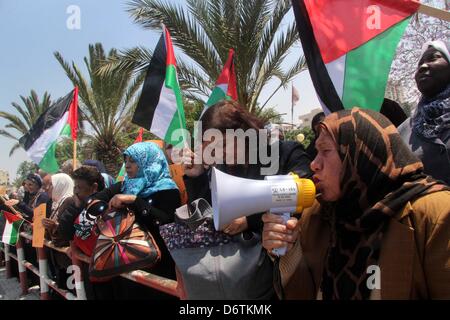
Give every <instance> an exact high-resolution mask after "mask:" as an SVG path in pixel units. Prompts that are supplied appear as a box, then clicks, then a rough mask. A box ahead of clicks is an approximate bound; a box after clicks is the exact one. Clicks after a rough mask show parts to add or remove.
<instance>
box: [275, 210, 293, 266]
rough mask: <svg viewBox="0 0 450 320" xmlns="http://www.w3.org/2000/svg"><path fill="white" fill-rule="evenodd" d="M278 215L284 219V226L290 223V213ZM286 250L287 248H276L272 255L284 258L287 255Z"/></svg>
mask: <svg viewBox="0 0 450 320" xmlns="http://www.w3.org/2000/svg"><path fill="white" fill-rule="evenodd" d="M277 214H278V215H279V216H280V217H282V218H283V222H284V224H286V223H287V222H288V220H289V218H290V217H291V214H290V213H289V212H285V213H277ZM286 249H287V247H283V248H274V249H272V254H274V255H276V256H277V257H281V256H284V255H285V254H286Z"/></svg>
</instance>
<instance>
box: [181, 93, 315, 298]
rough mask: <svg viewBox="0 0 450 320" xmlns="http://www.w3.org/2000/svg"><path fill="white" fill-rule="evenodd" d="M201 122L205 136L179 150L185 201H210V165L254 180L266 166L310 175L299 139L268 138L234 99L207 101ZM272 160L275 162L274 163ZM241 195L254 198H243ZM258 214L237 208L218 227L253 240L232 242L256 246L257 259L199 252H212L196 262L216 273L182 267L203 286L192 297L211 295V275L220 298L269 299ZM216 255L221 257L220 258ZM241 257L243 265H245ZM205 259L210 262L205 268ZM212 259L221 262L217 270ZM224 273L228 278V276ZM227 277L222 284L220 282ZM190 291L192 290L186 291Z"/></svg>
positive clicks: (267, 262) (269, 269) (267, 266)
mask: <svg viewBox="0 0 450 320" xmlns="http://www.w3.org/2000/svg"><path fill="white" fill-rule="evenodd" d="M200 122H201V130H199V133H201V136H202V138H203V139H202V142H201V143H200V144H198V147H197V149H195V150H194V151H191V150H184V153H183V165H184V171H185V177H184V178H185V180H184V182H185V185H186V189H187V193H188V198H189V203H191V202H193V201H194V200H197V199H199V198H203V199H205V200H206V201H208V202H209V203H210V204H211V202H212V201H211V189H210V174H211V170H212V167H215V168H217V169H219V170H220V171H222V172H224V173H227V174H230V175H233V176H235V177H240V178H248V179H254V180H264V177H265V176H266V175H268V174H267V172H268V171H265V170H264V168H267V167H270V168H275V170H274V171H273V173H272V174H271V175H285V174H288V173H290V172H294V173H296V174H297V175H298V176H300V177H311V176H312V172H311V170H310V168H309V165H310V159H309V157H308V155H307V154H306V152H305V150H304V148H303V146H302V145H301V144H300V143H298V142H296V141H280V140H278V139H270V138H271V137H269V136H268V133H267V130H265V129H263V128H264V122H263V121H261V120H260V119H259V118H257V117H256V116H254V115H253V114H251V113H249V112H248V111H247V110H246V109H244V108H243V107H242V106H240V105H239V103H237V102H235V101H230V100H223V101H221V102H219V103H217V104H215V105H213V106H211V107H209V108H208V109H206V111H205V112H204V113H203V115H202V117H201V119H200ZM273 140H275V141H273ZM274 144H276V147H277V149H276V151H277V152H276V153H275V152H270V154H269V152H268V150H269V151H271V150H275V149H274V148H273V147H274ZM262 148H263V149H262ZM271 148H272V149H271ZM278 151H279V152H278ZM261 154H269V157H268V159H265V160H264V161H263V160H262V157H261ZM267 160H268V161H267ZM273 164H275V165H274V166H272V165H273ZM240 187H241V188H242V189H243V190H244V189H245V188H248V186H246V185H245V183H244V184H243V185H242V186H240ZM236 192H239V190H236ZM243 200H244V199H243ZM245 201H255V200H254V199H253V200H252V199H245ZM262 214H263V213H259V214H254V215H249V216H244V213H242V216H239V212H235V213H234V215H233V216H234V217H238V218H236V219H234V220H233V221H231V223H229V224H226V225H225V226H224V227H221V228H220V229H221V232H223V233H225V234H226V236H227V237H229V238H232V239H233V240H232V241H234V240H235V239H237V238H241V239H246V240H248V241H249V243H251V244H248V243H247V244H246V243H245V241H241V242H238V241H237V242H235V243H242V246H243V248H244V247H245V246H246V248H249V247H253V248H259V249H258V250H259V251H258V250H254V251H253V252H256V253H257V254H258V257H256V259H253V260H251V259H250V257H249V258H248V259H249V260H248V261H246V262H245V261H244V262H239V263H240V265H239V263H236V264H234V263H233V262H230V261H233V258H232V257H233V256H234V255H235V253H233V252H232V253H230V255H229V256H226V257H225V256H220V255H215V254H203V255H202V257H210V259H211V260H202V261H198V263H199V265H202V266H204V267H205V268H206V269H208V270H210V271H208V272H212V273H214V274H215V277H212V276H211V275H210V274H207V272H205V276H204V277H203V278H202V277H201V275H198V274H194V272H195V268H186V270H185V271H183V272H184V274H183V278H184V280H185V283H186V279H195V289H198V288H199V287H201V286H202V285H203V286H204V291H203V294H201V293H200V294H197V295H195V298H198V299H211V298H212V297H211V290H212V289H211V290H210V289H209V288H213V287H215V288H216V287H217V283H213V282H214V281H215V280H211V279H217V281H219V282H221V285H220V287H221V288H222V289H223V295H221V296H220V297H219V298H222V299H233V298H234V299H270V298H272V297H274V296H275V295H274V291H273V285H272V280H273V275H272V272H273V270H272V262H271V260H270V259H269V258H268V256H267V254H266V253H265V250H263V248H262V246H261V232H262V227H263V222H262V220H261V216H262ZM243 252H244V250H241V251H240V253H239V250H238V251H237V253H236V259H237V260H239V259H240V260H242V259H247V258H242V257H243V255H244V253H243ZM205 259H206V258H205ZM214 259H219V260H220V259H223V261H222V260H220V261H215V260H214ZM237 260H236V261H237ZM250 260H251V261H250ZM252 261H254V262H255V268H253V269H252V268H251V267H249V265H251V264H252V263H253V262H252ZM242 263H244V264H245V263H246V264H247V265H245V266H244V265H242ZM209 265H211V266H212V267H211V268H208V266H209ZM216 265H220V268H219V269H220V270H217V268H216V267H215V266H216ZM239 266H241V267H239ZM213 267H214V268H213ZM214 270H215V271H214ZM246 270H253V271H246ZM242 272H253V274H250V275H242V274H240V273H242ZM233 274H234V275H237V274H239V277H238V276H235V277H231V278H230V277H229V275H233ZM223 279H227V281H224V280H223ZM237 279H244V280H243V281H242V282H241V283H235V282H237V281H238V280H237ZM187 281H189V280H187ZM192 281H194V280H192ZM225 282H226V283H227V284H226V285H224V283H225ZM246 284H248V285H246ZM187 291H189V290H187ZM188 296H190V295H189V292H188ZM191 296H192V295H191Z"/></svg>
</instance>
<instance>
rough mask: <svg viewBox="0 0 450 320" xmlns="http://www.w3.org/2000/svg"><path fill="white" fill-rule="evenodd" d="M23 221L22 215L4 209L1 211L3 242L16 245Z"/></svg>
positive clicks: (0, 220) (0, 223)
mask: <svg viewBox="0 0 450 320" xmlns="http://www.w3.org/2000/svg"><path fill="white" fill-rule="evenodd" d="M22 223H23V219H21V218H20V217H18V216H16V215H15V214H12V213H9V212H7V211H3V210H2V211H1V212H0V232H1V233H2V238H1V242H3V243H6V244H9V245H12V246H15V245H16V243H17V240H18V239H19V230H20V226H21V225H22Z"/></svg>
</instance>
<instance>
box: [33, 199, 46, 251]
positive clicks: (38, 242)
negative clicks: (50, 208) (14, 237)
mask: <svg viewBox="0 0 450 320" xmlns="http://www.w3.org/2000/svg"><path fill="white" fill-rule="evenodd" d="M46 211H47V205H46V204H45V203H43V204H41V205H40V206H39V207H37V208H35V209H34V210H33V212H34V217H33V244H32V245H33V247H34V248H43V247H44V235H45V228H44V226H43V225H42V219H44V218H45V213H46Z"/></svg>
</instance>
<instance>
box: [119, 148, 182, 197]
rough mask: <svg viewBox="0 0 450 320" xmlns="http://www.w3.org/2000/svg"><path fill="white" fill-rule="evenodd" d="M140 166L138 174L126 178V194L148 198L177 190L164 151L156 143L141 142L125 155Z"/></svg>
mask: <svg viewBox="0 0 450 320" xmlns="http://www.w3.org/2000/svg"><path fill="white" fill-rule="evenodd" d="M123 154H124V156H129V157H131V158H133V160H134V161H135V162H136V163H137V165H138V166H139V171H138V174H137V176H136V177H135V178H133V179H130V178H128V177H127V176H125V179H124V181H123V184H122V192H123V193H124V194H134V195H136V196H139V197H142V198H147V197H148V196H150V195H152V194H153V193H155V192H158V191H161V190H170V189H177V186H176V184H175V182H173V180H172V178H171V177H170V172H169V165H168V164H167V160H166V157H165V156H164V153H163V151H162V150H161V149H160V148H159V147H158V146H157V145H156V144H154V143H151V142H140V143H135V144H133V145H132V146H130V147H128V149H127V150H125V152H124V153H123Z"/></svg>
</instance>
